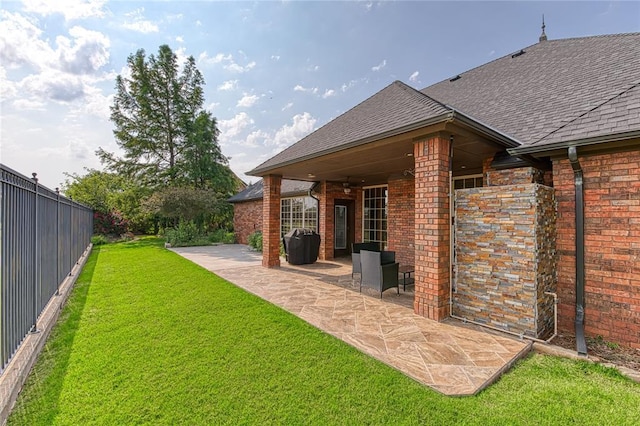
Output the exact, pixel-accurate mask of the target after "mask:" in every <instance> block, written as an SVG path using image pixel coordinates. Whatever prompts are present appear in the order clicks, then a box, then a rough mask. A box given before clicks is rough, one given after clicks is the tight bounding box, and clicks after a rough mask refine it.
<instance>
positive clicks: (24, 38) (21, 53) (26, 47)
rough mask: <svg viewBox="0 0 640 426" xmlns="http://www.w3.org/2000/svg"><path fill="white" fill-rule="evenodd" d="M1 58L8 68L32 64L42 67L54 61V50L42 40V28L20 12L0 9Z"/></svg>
mask: <svg viewBox="0 0 640 426" xmlns="http://www.w3.org/2000/svg"><path fill="white" fill-rule="evenodd" d="M0 34H2V38H0V60H1V62H2V64H3V65H5V66H7V67H8V68H18V67H20V66H22V65H30V66H31V67H33V68H36V69H41V68H43V67H44V66H45V64H46V63H50V62H53V61H54V56H55V54H54V52H53V49H51V47H50V46H49V44H48V43H47V42H46V41H44V40H41V39H40V37H41V36H42V30H40V28H38V27H36V26H35V25H34V23H33V22H32V21H31V20H30V19H28V18H26V17H24V16H22V15H20V14H18V13H10V12H7V11H5V10H0Z"/></svg>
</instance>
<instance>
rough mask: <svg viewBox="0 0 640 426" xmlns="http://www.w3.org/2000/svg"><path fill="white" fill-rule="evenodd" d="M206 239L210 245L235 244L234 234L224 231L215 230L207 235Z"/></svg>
mask: <svg viewBox="0 0 640 426" xmlns="http://www.w3.org/2000/svg"><path fill="white" fill-rule="evenodd" d="M208 238H209V242H211V243H222V244H235V242H236V236H235V234H234V233H233V232H228V231H226V230H224V229H217V230H215V231H213V232H211V233H209V237H208Z"/></svg>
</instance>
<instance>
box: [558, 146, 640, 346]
mask: <svg viewBox="0 0 640 426" xmlns="http://www.w3.org/2000/svg"><path fill="white" fill-rule="evenodd" d="M579 161H580V164H581V166H582V169H583V173H584V189H585V193H584V197H585V332H586V333H587V335H590V336H602V337H604V338H605V340H608V341H612V342H617V343H621V344H625V345H628V346H633V347H636V348H640V151H638V150H636V151H628V152H619V153H611V154H606V155H594V156H586V157H580V158H579ZM553 171H554V176H553V181H554V185H555V188H556V190H557V196H558V251H559V255H560V260H559V267H558V293H559V297H560V305H559V316H560V324H559V325H560V328H561V330H566V331H570V332H573V331H574V326H573V321H574V318H575V205H574V203H575V187H574V176H573V171H572V168H571V165H570V164H569V161H568V160H566V159H563V160H554V162H553Z"/></svg>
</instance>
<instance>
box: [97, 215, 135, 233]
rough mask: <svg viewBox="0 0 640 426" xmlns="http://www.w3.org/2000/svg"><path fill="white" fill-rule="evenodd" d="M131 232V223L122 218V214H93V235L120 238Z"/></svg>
mask: <svg viewBox="0 0 640 426" xmlns="http://www.w3.org/2000/svg"><path fill="white" fill-rule="evenodd" d="M128 231H129V221H128V220H127V219H125V218H124V217H122V215H121V214H120V212H117V211H110V212H100V211H95V212H94V213H93V233H94V234H98V235H113V236H120V235H122V234H125V233H127V232H128Z"/></svg>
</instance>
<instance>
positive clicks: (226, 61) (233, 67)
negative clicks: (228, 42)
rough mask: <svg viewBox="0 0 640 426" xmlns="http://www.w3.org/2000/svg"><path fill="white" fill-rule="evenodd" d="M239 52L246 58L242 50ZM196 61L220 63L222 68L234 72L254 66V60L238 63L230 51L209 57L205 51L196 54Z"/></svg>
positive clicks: (212, 63) (211, 63) (240, 71)
mask: <svg viewBox="0 0 640 426" xmlns="http://www.w3.org/2000/svg"><path fill="white" fill-rule="evenodd" d="M240 54H241V55H243V56H245V58H246V55H244V52H242V51H241V52H240ZM198 62H199V63H202V64H205V65H217V64H222V68H224V69H225V70H227V71H231V72H234V73H244V72H247V71H250V70H252V69H253V68H255V67H256V62H255V61H251V62H249V63H248V64H246V65H244V66H242V65H239V64H238V63H236V61H235V60H234V59H233V55H232V54H231V53H228V54H226V55H225V54H224V53H218V54H216V56H213V57H211V56H209V54H208V53H207V52H202V53H201V54H200V55H198Z"/></svg>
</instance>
